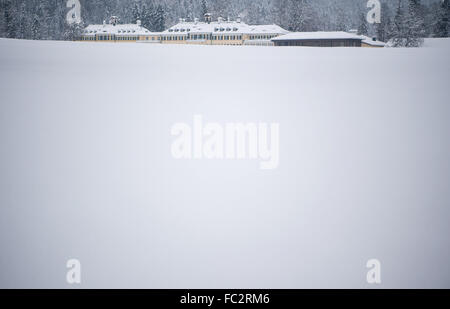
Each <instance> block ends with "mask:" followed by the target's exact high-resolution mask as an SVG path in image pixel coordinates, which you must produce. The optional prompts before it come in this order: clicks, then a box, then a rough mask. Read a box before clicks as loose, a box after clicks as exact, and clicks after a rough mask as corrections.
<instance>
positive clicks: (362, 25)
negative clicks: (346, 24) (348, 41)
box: [358, 13, 369, 35]
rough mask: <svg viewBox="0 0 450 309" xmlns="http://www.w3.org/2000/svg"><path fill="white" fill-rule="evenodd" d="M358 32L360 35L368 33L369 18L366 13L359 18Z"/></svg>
mask: <svg viewBox="0 0 450 309" xmlns="http://www.w3.org/2000/svg"><path fill="white" fill-rule="evenodd" d="M358 34H359V35H368V34H369V29H368V27H367V19H366V14H364V13H361V18H360V20H359V26H358Z"/></svg>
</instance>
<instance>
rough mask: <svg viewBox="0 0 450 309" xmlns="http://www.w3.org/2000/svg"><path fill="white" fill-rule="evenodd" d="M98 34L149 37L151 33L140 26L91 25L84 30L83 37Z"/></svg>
mask: <svg viewBox="0 0 450 309" xmlns="http://www.w3.org/2000/svg"><path fill="white" fill-rule="evenodd" d="M96 34H115V35H149V34H152V32H151V31H149V30H147V29H145V28H144V27H142V26H140V25H138V24H123V25H121V24H117V25H111V24H105V25H89V26H87V27H86V28H85V29H84V32H83V35H85V36H90V35H92V36H94V35H96Z"/></svg>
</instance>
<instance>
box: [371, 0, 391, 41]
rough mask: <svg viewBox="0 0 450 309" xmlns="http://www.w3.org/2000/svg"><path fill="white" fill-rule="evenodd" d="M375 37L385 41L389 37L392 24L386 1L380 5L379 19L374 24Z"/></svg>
mask: <svg viewBox="0 0 450 309" xmlns="http://www.w3.org/2000/svg"><path fill="white" fill-rule="evenodd" d="M375 27H376V33H377V38H378V40H379V41H382V42H387V41H389V39H390V38H391V35H392V34H391V33H392V24H391V16H390V11H389V7H388V5H387V3H383V4H382V5H381V20H380V23H379V24H377V25H376V26H375Z"/></svg>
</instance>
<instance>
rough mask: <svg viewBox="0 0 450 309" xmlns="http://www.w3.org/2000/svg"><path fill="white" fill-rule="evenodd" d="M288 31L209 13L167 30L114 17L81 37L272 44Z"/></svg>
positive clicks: (137, 40) (87, 39)
mask: <svg viewBox="0 0 450 309" xmlns="http://www.w3.org/2000/svg"><path fill="white" fill-rule="evenodd" d="M286 33H288V31H286V30H284V29H283V28H281V27H279V26H277V25H248V24H246V23H243V22H241V21H240V20H239V19H238V20H236V21H230V20H224V19H221V18H219V19H218V20H217V21H214V22H213V21H211V19H210V17H209V18H208V17H207V16H205V21H204V22H200V21H198V20H197V19H195V20H194V21H190V22H187V21H185V20H184V19H180V22H179V23H178V24H176V25H174V26H172V27H171V28H169V29H167V30H165V31H163V32H151V31H149V30H148V29H145V28H144V27H142V25H141V23H140V21H138V22H137V23H136V24H118V23H116V22H115V19H113V18H112V22H110V23H109V24H106V23H104V24H103V25H90V26H88V27H87V28H86V29H85V30H84V31H83V33H82V35H81V38H80V40H81V41H91V42H117V43H127V42H134V43H135V42H142V43H159V44H198V45H256V44H245V43H246V42H249V41H255V42H256V40H257V41H258V42H267V44H266V45H269V43H270V40H271V39H272V38H274V37H277V36H280V35H282V34H286ZM261 45H265V44H261Z"/></svg>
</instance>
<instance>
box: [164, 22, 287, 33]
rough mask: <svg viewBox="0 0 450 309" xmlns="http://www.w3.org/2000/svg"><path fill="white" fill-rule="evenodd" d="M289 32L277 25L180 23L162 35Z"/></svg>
mask: <svg viewBox="0 0 450 309" xmlns="http://www.w3.org/2000/svg"><path fill="white" fill-rule="evenodd" d="M288 32H289V31H287V30H285V29H283V28H281V27H280V26H277V25H247V24H246V23H243V22H238V21H217V22H211V23H205V22H180V23H178V24H176V25H175V26H172V27H170V28H169V29H167V30H166V31H164V32H163V33H162V34H187V33H212V34H215V33H217V34H235V33H239V34H284V33H288Z"/></svg>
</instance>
